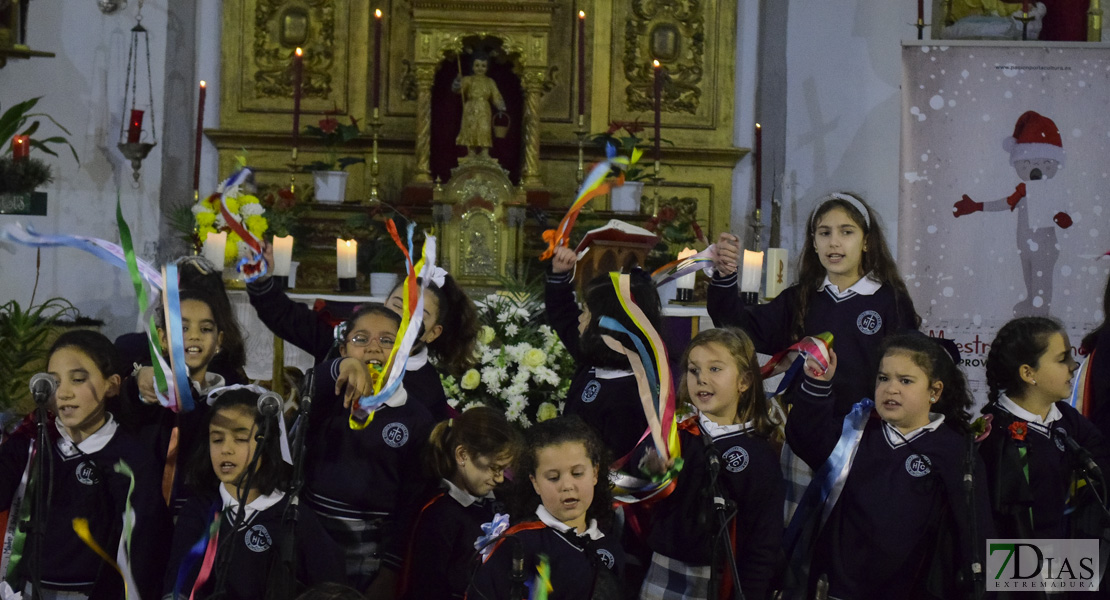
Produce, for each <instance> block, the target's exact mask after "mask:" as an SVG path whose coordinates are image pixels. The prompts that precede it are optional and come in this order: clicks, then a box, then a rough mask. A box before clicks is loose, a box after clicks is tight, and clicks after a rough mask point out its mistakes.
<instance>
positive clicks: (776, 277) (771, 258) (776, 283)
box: [763, 248, 788, 298]
mask: <svg viewBox="0 0 1110 600" xmlns="http://www.w3.org/2000/svg"><path fill="white" fill-rule="evenodd" d="M787 260H788V258H787V254H786V248H768V249H767V287H766V289H765V290H764V294H763V295H764V297H766V298H774V297H776V296H778V295H779V294H780V293H782V290H784V289H786V282H787V280H788V276H787V269H788V265H787Z"/></svg>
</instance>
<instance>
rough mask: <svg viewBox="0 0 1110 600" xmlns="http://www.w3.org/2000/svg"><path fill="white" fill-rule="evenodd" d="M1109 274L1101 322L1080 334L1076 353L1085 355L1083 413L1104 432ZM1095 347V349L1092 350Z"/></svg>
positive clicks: (1108, 413) (1108, 401)
mask: <svg viewBox="0 0 1110 600" xmlns="http://www.w3.org/2000/svg"><path fill="white" fill-rule="evenodd" d="M1108 323H1110V278H1107V280H1106V289H1105V290H1103V292H1102V324H1101V325H1099V326H1098V327H1096V328H1095V330H1094V331H1092V332H1090V333H1088V334H1087V335H1086V336H1084V337H1083V343H1081V344H1080V347H1079V353H1080V354H1084V355H1086V356H1087V361H1088V362H1089V363H1090V364H1088V365H1087V369H1086V373H1087V396H1086V398H1085V399H1084V400H1085V402H1086V405H1085V406H1084V409H1083V414H1084V415H1085V416H1087V417H1088V418H1090V420H1091V422H1092V423H1094V424H1095V427H1098V430H1099V431H1100V432H1102V435H1103V436H1107V435H1110V326H1107V324H1108ZM1096 350H1098V352H1095V351H1096Z"/></svg>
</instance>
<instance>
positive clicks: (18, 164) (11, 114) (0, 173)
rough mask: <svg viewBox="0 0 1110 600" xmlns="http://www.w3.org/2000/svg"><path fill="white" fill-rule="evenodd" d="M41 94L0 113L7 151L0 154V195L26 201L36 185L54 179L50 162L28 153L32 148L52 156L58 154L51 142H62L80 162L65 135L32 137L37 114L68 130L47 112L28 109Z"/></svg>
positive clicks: (0, 133)
mask: <svg viewBox="0 0 1110 600" xmlns="http://www.w3.org/2000/svg"><path fill="white" fill-rule="evenodd" d="M40 98H41V97H40ZM40 98H31V99H30V100H26V101H24V102H20V103H18V104H14V105H12V106H11V107H9V108H8V109H7V110H6V111H4V112H3V114H0V143H4V142H8V152H6V153H4V155H3V156H2V157H0V196H5V195H21V196H26V197H28V198H26V199H24V200H23V202H24V203H27V202H29V196H30V194H31V193H32V192H34V191H35V189H36V188H38V187H39V186H41V185H43V184H46V183H49V182H51V181H53V174H52V173H51V170H50V165H48V164H46V163H45V162H43V161H42V160H39V159H37V158H32V157H31V156H29V152H30V150H31V148H36V149H38V150H41V151H42V152H45V153H47V154H49V155H51V156H58V153H57V152H55V151H54V150H53V149H52V148H51V146H54V145H58V144H64V145H66V146H68V147H69V151H70V153H71V154H73V160H74V161H76V162H77V165H78V166H80V165H81V161H80V160H79V159H78V158H77V151H76V150H74V149H73V145H72V144H70V143H69V141H68V140H67V139H66V138H65V137H64V136H60V135H59V136H53V137H48V138H38V137H34V135H35V134H36V133H37V132H38V130H39V126H40V125H41V124H42V121H41V120H40V118H45V119H49V120H50V122H51V123H53V124H54V125H55V126H57V127H58V129H61V130H62V131H63V132H65V133H66V135H70V133H69V131H68V130H67V129H66V128H65V127H62V126H61V125H60V124H59V123H58V122H57V121H55V120H54V118H53V117H51V116H50V115H48V114H45V113H32V112H31V110H32V109H33V108H34V107H35V105H36V104H38V101H39V100H40ZM17 136H18V137H17ZM44 214H45V213H44Z"/></svg>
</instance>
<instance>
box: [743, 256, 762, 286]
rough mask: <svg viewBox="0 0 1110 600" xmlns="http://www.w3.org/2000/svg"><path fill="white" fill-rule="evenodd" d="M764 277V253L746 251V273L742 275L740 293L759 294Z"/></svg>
mask: <svg viewBox="0 0 1110 600" xmlns="http://www.w3.org/2000/svg"><path fill="white" fill-rule="evenodd" d="M762 276H763V253H762V252H752V251H751V250H745V251H744V272H743V273H741V275H740V292H741V293H745V292H759V280H760V279H761V278H762Z"/></svg>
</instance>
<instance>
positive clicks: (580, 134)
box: [574, 115, 589, 185]
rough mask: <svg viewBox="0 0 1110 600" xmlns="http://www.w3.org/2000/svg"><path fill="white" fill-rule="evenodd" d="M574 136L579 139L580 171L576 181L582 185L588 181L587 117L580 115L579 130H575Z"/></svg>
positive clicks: (577, 173)
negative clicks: (586, 156) (585, 150)
mask: <svg viewBox="0 0 1110 600" xmlns="http://www.w3.org/2000/svg"><path fill="white" fill-rule="evenodd" d="M574 135H575V136H576V137H577V138H578V170H577V171H576V172H575V175H574V180H575V181H577V182H578V185H582V181H583V180H585V179H586V164H585V153H584V149H585V147H586V136H587V135H589V132H588V130H587V129H586V115H578V129H575V130H574Z"/></svg>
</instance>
